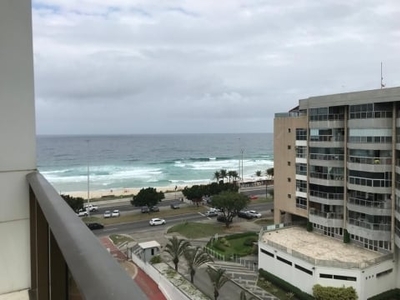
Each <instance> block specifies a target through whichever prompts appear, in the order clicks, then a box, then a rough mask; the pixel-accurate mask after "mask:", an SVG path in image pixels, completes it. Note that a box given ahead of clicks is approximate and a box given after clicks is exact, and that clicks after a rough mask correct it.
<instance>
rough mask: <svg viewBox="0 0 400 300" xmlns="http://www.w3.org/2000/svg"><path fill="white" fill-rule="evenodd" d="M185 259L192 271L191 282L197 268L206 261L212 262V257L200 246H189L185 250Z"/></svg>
mask: <svg viewBox="0 0 400 300" xmlns="http://www.w3.org/2000/svg"><path fill="white" fill-rule="evenodd" d="M184 256H185V259H186V261H187V263H188V265H187V266H188V269H189V272H190V282H191V283H193V282H194V275H195V274H196V269H197V268H198V267H200V266H201V265H204V264H205V263H208V262H212V261H213V259H212V257H211V256H210V255H209V254H208V253H207V252H205V251H204V250H203V249H201V248H200V247H197V248H195V249H193V248H189V249H187V250H186V251H185V252H184Z"/></svg>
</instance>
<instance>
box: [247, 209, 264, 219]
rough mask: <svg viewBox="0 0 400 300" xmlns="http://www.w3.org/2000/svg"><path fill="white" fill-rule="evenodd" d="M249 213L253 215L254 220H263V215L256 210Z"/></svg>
mask: <svg viewBox="0 0 400 300" xmlns="http://www.w3.org/2000/svg"><path fill="white" fill-rule="evenodd" d="M247 213H248V214H249V215H251V216H252V217H253V218H261V216H262V215H261V214H260V213H259V212H257V211H256V210H248V211H247Z"/></svg>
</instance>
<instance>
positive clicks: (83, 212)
mask: <svg viewBox="0 0 400 300" xmlns="http://www.w3.org/2000/svg"><path fill="white" fill-rule="evenodd" d="M88 215H89V214H88V212H87V211H86V210H84V209H80V210H79V211H78V217H87V216H88Z"/></svg>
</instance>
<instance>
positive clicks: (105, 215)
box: [103, 210, 111, 218]
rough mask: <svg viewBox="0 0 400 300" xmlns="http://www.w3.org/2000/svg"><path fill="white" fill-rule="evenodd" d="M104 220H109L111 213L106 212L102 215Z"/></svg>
mask: <svg viewBox="0 0 400 300" xmlns="http://www.w3.org/2000/svg"><path fill="white" fill-rule="evenodd" d="M103 217H104V218H111V211H109V210H106V211H105V212H104V215H103Z"/></svg>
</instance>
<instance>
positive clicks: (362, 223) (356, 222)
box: [348, 218, 391, 231]
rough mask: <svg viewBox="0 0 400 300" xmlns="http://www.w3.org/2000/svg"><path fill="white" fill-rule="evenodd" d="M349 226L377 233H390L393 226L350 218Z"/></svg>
mask: <svg viewBox="0 0 400 300" xmlns="http://www.w3.org/2000/svg"><path fill="white" fill-rule="evenodd" d="M348 222H349V224H352V225H355V226H358V227H362V228H366V229H370V230H376V231H390V230H391V224H385V223H371V222H368V221H366V220H362V219H352V218H349V220H348Z"/></svg>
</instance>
